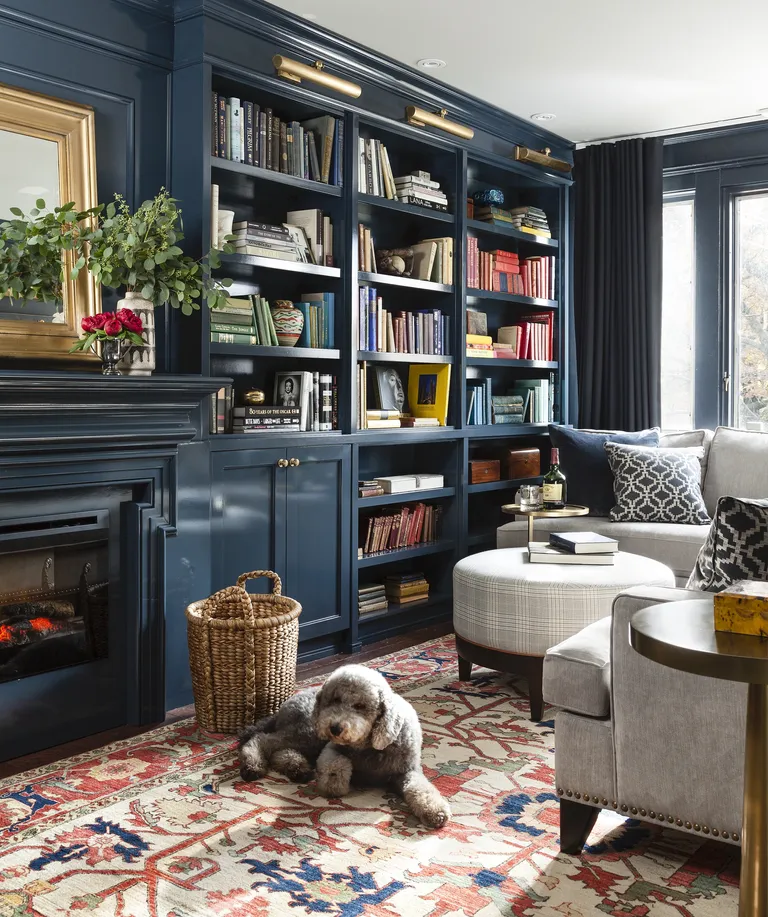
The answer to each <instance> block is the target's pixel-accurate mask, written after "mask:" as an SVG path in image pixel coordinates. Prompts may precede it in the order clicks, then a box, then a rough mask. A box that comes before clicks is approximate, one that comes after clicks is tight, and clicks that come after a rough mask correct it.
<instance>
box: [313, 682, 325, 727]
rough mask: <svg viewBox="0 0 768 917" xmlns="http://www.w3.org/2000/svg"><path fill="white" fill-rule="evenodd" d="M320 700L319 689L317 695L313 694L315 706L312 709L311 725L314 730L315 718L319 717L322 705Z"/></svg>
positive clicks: (321, 693)
mask: <svg viewBox="0 0 768 917" xmlns="http://www.w3.org/2000/svg"><path fill="white" fill-rule="evenodd" d="M322 698H323V689H322V688H320V690H319V691H318V692H317V694H315V704H314V706H313V707H312V725H313V726H314V727H315V729H317V718H318V716H319V715H320V707H321V705H322V703H323V700H322Z"/></svg>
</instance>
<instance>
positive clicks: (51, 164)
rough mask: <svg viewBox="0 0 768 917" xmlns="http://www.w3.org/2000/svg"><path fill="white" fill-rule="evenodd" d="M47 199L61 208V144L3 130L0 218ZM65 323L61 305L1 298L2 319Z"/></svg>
mask: <svg viewBox="0 0 768 917" xmlns="http://www.w3.org/2000/svg"><path fill="white" fill-rule="evenodd" d="M38 198H43V200H44V201H45V203H46V204H47V205H48V207H49V208H53V207H58V206H59V204H60V203H61V201H60V197H59V147H58V144H57V143H55V142H54V141H53V140H45V139H43V138H39V137H29V136H27V135H26V134H17V133H15V132H13V131H8V130H0V220H7V219H9V218H10V217H11V216H12V214H11V207H19V208H20V209H21V210H23V211H24V213H29V211H30V210H31V209H32V208H33V207H34V206H35V201H36V200H37V199H38ZM3 319H6V320H12V321H26V322H63V321H64V312H63V308H62V306H61V304H56V303H51V302H48V303H44V302H35V301H34V300H27V301H26V302H20V301H17V300H11V299H7V298H6V299H0V320H3Z"/></svg>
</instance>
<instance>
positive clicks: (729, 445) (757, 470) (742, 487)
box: [703, 427, 768, 515]
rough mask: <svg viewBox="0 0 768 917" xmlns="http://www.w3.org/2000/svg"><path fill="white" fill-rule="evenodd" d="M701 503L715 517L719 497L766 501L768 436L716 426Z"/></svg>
mask: <svg viewBox="0 0 768 917" xmlns="http://www.w3.org/2000/svg"><path fill="white" fill-rule="evenodd" d="M703 491H704V502H705V503H706V506H707V510H708V511H709V513H710V515H714V513H715V508H716V507H717V501H718V500H719V499H720V497H725V496H727V495H728V494H733V496H735V497H752V498H754V499H757V500H760V499H763V498H768V433H756V432H754V431H751V430H734V429H733V427H718V428H717V429H716V430H715V435H714V437H713V439H712V445H711V446H710V448H709V464H708V466H707V475H706V477H705V479H704V488H703Z"/></svg>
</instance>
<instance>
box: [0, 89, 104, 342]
mask: <svg viewBox="0 0 768 917" xmlns="http://www.w3.org/2000/svg"><path fill="white" fill-rule="evenodd" d="M38 198H43V199H44V200H45V202H46V205H47V206H48V207H49V208H51V209H53V207H57V206H59V205H61V204H66V203H67V202H69V201H74V203H75V204H76V206H77V209H78V210H87V209H89V208H90V207H95V206H96V204H97V196H96V132H95V127H94V112H93V109H92V108H91V107H90V106H88V105H79V104H77V103H75V102H67V101H64V100H62V99H54V98H51V97H49V96H44V95H40V94H38V93H35V92H28V91H26V90H23V89H17V88H14V87H12V86H4V85H2V84H0V220H6V219H9V218H10V217H11V213H10V208H11V207H19V208H20V209H21V210H23V211H24V213H25V214H27V213H29V211H30V210H31V209H32V208H33V207H34V206H35V201H36V200H37V199H38ZM71 267H72V257H71V255H70V253H66V254H65V256H64V283H63V295H62V302H61V303H42V302H36V301H34V300H28V301H26V302H18V301H15V300H12V299H9V298H7V297H6V298H4V299H0V358H2V357H18V358H26V359H36V358H41V357H45V358H48V359H51V358H53V359H63V358H65V357H66V358H67V359H69V360H71V359H73V358H75V359H79V360H82V359H83V355H82V354H75V355H73V354H68V350H69V348H70V347H71V346H72V344H74V342H75V341H76V340H77V339H78V337H79V336H80V321H81V319H82V318H83V316H85V315H93V314H95V313H96V312H99V311H101V288H100V287H99V285H98V284H96V283H95V282H94V280H93V277H92V276H91V275H90V273H89V272H88V271H87V270H82V271H80V274H79V276H78V278H77V280H74V281H73V280H71V279H70V276H69V274H70V270H71Z"/></svg>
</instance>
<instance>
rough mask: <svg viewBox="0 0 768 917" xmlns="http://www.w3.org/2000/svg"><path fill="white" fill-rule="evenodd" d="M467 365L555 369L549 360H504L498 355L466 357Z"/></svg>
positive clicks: (554, 364) (556, 365)
mask: <svg viewBox="0 0 768 917" xmlns="http://www.w3.org/2000/svg"><path fill="white" fill-rule="evenodd" d="M467 366H488V367H494V366H507V367H509V368H511V369H557V367H558V364H557V363H553V362H551V361H549V360H504V359H502V358H500V357H467Z"/></svg>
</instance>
